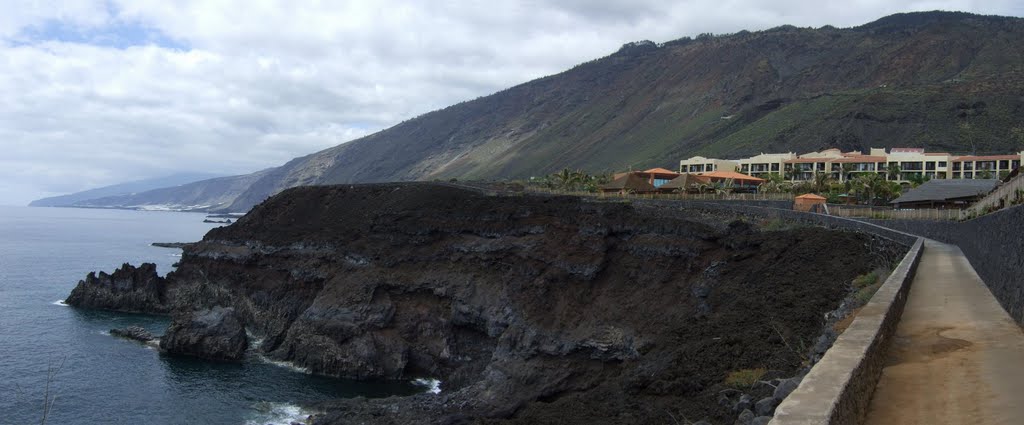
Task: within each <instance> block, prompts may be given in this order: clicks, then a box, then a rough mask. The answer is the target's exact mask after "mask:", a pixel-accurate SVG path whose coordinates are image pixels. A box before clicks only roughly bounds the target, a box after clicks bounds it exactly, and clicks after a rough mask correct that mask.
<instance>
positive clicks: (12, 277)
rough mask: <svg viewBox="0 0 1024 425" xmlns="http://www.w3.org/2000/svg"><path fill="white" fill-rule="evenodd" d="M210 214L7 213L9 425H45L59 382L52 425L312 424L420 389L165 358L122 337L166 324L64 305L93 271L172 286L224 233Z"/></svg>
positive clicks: (2, 319)
mask: <svg viewBox="0 0 1024 425" xmlns="http://www.w3.org/2000/svg"><path fill="white" fill-rule="evenodd" d="M203 218H204V216H203V215H201V214H189V213H171V212H145V211H120V210H92V209H75V208H27V207H0V424H25V423H37V424H38V423H40V420H41V416H42V412H43V407H42V406H43V398H44V393H45V391H46V386H47V385H46V384H47V381H48V379H47V370H48V369H56V368H57V367H58V366H60V365H61V363H63V366H62V367H60V369H59V371H57V372H56V374H55V375H54V377H53V379H50V380H49V381H50V387H51V390H50V391H51V394H54V395H55V398H54V399H53V404H52V409H51V412H50V416H49V418H48V420H47V422H46V423H49V424H122V423H123V424H143V423H145V424H183V423H188V424H246V423H251V424H261V425H263V424H268V423H275V424H276V423H288V422H289V421H290V420H295V419H299V418H302V417H304V416H305V415H307V414H309V413H310V412H308V411H305V410H304V408H303V407H302V406H303V405H307V404H308V403H310V402H315V401H319V400H324V399H328V398H338V397H352V396H358V395H361V396H367V397H375V396H386V395H390V394H410V393H413V392H418V391H422V388H419V387H416V386H413V385H411V384H408V383H395V382H380V383H365V382H354V381H347V380H339V379H331V378H324V377H316V376H312V375H308V374H305V373H301V372H300V371H296V370H294V369H292V368H288V367H284V366H280V365H275V364H272V363H270V362H268V361H266V360H263V359H260V358H256V357H254V358H250V359H248V360H247V361H246V362H244V363H241V364H227V363H210V362H204V361H197V360H191V359H184V358H176V357H168V356H164V355H161V354H160V353H159V352H157V351H156V350H154V349H152V348H149V347H147V346H145V345H143V344H139V343H136V342H134V341H127V340H123V339H120V338H115V337H111V336H110V335H108V334H107V331H109V330H110V329H111V328H118V327H124V326H129V325H141V326H144V327H146V328H148V329H149V330H150V331H152V332H153V333H155V334H157V335H159V334H161V333H163V329H164V327H165V326H166V324H167V319H166V318H163V317H154V316H145V315H133V314H119V313H110V312H101V311H87V310H79V309H75V308H71V307H67V306H63V305H60V303H59V302H58V301H60V300H62V299H64V297H66V296H67V294H68V293H69V292H70V291H71V289H72V288H73V287H74V286H75V284H76V283H77V282H78V281H79V280H80V279H82V278H83V277H84V276H85V274H86V273H87V272H89V271H93V270H105V271H108V272H110V271H113V269H115V268H116V267H118V266H119V265H120V264H121V263H124V262H130V263H132V264H136V265H137V264H139V263H142V262H152V263H156V265H157V270H158V271H159V272H160V273H161V274H165V273H166V272H167V271H169V270H171V264H173V263H174V262H175V261H177V260H178V259H179V255H180V250H177V249H167V248H156V247H152V246H150V245H149V244H150V243H151V242H188V241H195V240H199V239H200V238H202V235H203V234H204V233H206V231H207V230H209V229H210V228H212V227H213V226H215V225H212V224H205V223H202V221H203Z"/></svg>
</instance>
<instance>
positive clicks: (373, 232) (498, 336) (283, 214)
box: [68, 184, 901, 424]
mask: <svg viewBox="0 0 1024 425" xmlns="http://www.w3.org/2000/svg"><path fill="white" fill-rule="evenodd" d="M678 215H679V214H678V213H677V214H673V213H670V212H666V211H659V210H657V209H654V208H650V207H639V206H633V205H631V204H629V203H624V202H598V201H591V200H586V199H581V198H574V197H550V196H534V195H522V194H519V195H507V196H493V195H487V194H483V193H478V192H475V191H471V190H467V189H463V188H458V187H452V186H446V185H435V184H388V185H355V186H350V185H343V186H321V187H302V188H295V189H290V190H287V191H285V192H283V193H281V194H279V195H277V196H274V197H272V198H270V199H269V200H267V201H265V202H263V203H262V204H260V205H258V206H257V207H256V208H255V209H253V211H252V212H250V213H249V214H247V215H246V216H244V217H242V218H241V219H239V220H238V221H237V222H236V223H234V224H233V225H230V226H225V227H221V228H215V229H212V230H211V231H210V232H209V233H208V234H207V235H206V236H205V237H204V238H203V240H202V241H200V242H198V243H195V244H190V245H189V246H187V247H185V249H184V254H183V256H182V259H181V262H180V266H179V267H178V269H177V270H175V271H174V272H171V273H169V274H168V275H167V277H166V278H160V277H159V276H156V275H155V270H153V271H152V273H150V271H149V266H147V265H143V266H142V267H140V268H139V269H134V268H131V267H130V266H127V265H126V266H124V267H122V269H120V270H119V271H118V272H115V273H114V275H110V276H111V277H106V276H107V275H106V274H104V273H101V274H100V275H99V277H96V276H95V275H92V274H90V277H89V278H87V279H86V280H84V281H82V282H80V283H79V285H78V287H76V288H75V290H74V291H73V294H72V296H71V297H69V299H68V303H69V304H72V305H76V306H83V307H91V308H105V309H112V310H122V311H147V312H152V313H165V314H166V313H173V314H174V315H175V320H174V323H172V325H171V329H169V330H168V336H165V337H164V339H163V340H161V346H165V345H167V347H165V348H169V347H170V346H177V347H179V348H177V349H173V350H172V349H168V351H170V352H173V353H177V354H184V355H194V356H199V357H206V358H212V359H219V360H232V359H239V358H241V357H242V355H243V353H244V352H245V350H246V349H248V350H249V351H254V350H258V351H259V352H260V354H262V355H264V356H266V357H269V358H272V359H276V360H281V361H288V362H293V363H294V364H296V365H298V366H301V367H304V368H307V369H308V370H310V371H312V372H313V373H316V374H322V375H328V376H337V377H349V378H357V379H409V378H416V377H429V378H436V379H440V380H441V381H442V389H443V391H442V392H441V394H422V395H418V396H412V397H392V398H388V399H382V400H364V399H351V400H338V401H332V402H328V403H323V404H321V405H319V406H317V407H318V409H319V410H321V411H322V412H323V413H322V414H320V415H318V416H317V418H316V419H315V421H316V423H318V424H320V423H327V424H333V423H337V424H345V423H369V422H372V423H403V424H404V423H410V424H411V423H448V424H454V423H473V422H481V421H482V422H509V423H652V422H669V423H671V420H672V418H679V420H682V419H681V418H689V419H690V420H697V419H702V418H703V419H708V420H711V421H714V422H715V423H722V422H729V423H731V422H732V419H734V418H735V417H736V414H737V412H736V411H735V410H734V408H735V405H734V404H733V405H730V404H728V403H722V402H721V398H722V393H723V391H724V390H728V389H729V388H728V387H727V386H725V384H723V381H724V379H725V377H726V376H727V374H728V373H730V372H733V371H737V370H743V369H752V368H764V369H765V370H767V374H766V375H765V377H764V379H766V380H769V379H771V378H781V377H789V376H793V375H795V374H796V373H797V372H798V370H799V369H800V368H801V367H802V366H803V365H804V364H805V362H806V360H807V358H806V353H805V351H806V350H802V347H806V346H809V345H813V343H814V341H815V339H816V338H817V337H818V336H819V335H820V334H821V333H822V331H823V329H822V328H823V325H824V324H825V322H824V321H823V319H822V317H824V316H825V315H826V314H827V313H828V312H830V311H833V310H835V309H836V308H837V307H838V306H839V304H840V302H841V301H842V300H843V299H844V298H845V297H847V296H848V295H849V293H850V281H851V280H852V279H853V278H854V277H855V276H857V275H859V274H862V273H865V272H868V271H870V270H872V269H874V268H876V267H878V266H879V265H880V264H882V263H884V262H886V261H888V260H891V259H892V258H894V257H896V256H898V255H899V254H900V251H901V248H900V247H898V246H897V245H896V244H894V243H892V242H889V241H887V240H884V239H879V238H877V237H872V236H869V235H864V234H858V233H850V232H835V231H829V230H825V229H820V228H812V227H799V228H793V229H788V230H780V231H770V232H769V231H761V230H758V229H757V228H755V226H752V225H750V224H748V223H742V222H734V223H732V224H729V225H726V223H724V222H720V223H713V222H698V221H694V219H695V218H693V217H683V216H678ZM118 282H120V283H118ZM246 334H248V335H250V336H252V337H255V338H258V339H259V340H260V342H259V343H258V344H256V343H253V344H249V341H248V339H247V337H246ZM169 337H170V338H169ZM176 341H177V342H176ZM181 341H184V343H181ZM239 347H241V348H240V351H239ZM744 390H745V391H748V392H751V393H753V394H754V395H758V394H761V395H763V394H765V393H766V394H769V395H770V394H771V392H772V391H771V388H765V387H764V386H761V388H755V389H744Z"/></svg>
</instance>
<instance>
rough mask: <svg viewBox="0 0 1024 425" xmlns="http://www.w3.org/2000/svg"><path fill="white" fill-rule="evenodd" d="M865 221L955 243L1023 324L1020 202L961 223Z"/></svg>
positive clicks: (1023, 235)
mask: <svg viewBox="0 0 1024 425" xmlns="http://www.w3.org/2000/svg"><path fill="white" fill-rule="evenodd" d="M865 221H870V222H871V223H876V224H879V225H882V226H885V227H889V228H892V229H896V230H900V231H903V232H907V233H912V234H915V235H920V236H923V237H926V238H929V239H934V240H937V241H940V242H945V243H948V244H952V245H957V246H959V247H960V250H961V251H963V253H964V255H965V256H966V257H967V259H968V260H969V261H970V262H971V266H973V267H974V270H975V271H977V272H978V276H980V277H981V279H982V280H983V281H985V284H986V285H988V288H989V290H990V291H992V295H994V296H995V297H996V299H997V300H999V304H1001V305H1002V306H1003V309H1004V310H1006V311H1007V313H1010V317H1013V320H1016V321H1017V323H1019V324H1024V232H1022V231H1024V205H1018V206H1014V207H1010V208H1006V209H1002V210H999V211H996V212H993V213H990V214H987V215H984V216H982V217H979V218H976V219H974V220H969V221H965V222H961V223H957V222H941V221H924V220H865Z"/></svg>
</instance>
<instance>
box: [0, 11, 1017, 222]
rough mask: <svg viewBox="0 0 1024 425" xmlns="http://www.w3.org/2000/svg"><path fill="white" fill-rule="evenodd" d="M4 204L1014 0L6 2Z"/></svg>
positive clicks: (328, 142) (331, 141) (249, 160)
mask: <svg viewBox="0 0 1024 425" xmlns="http://www.w3.org/2000/svg"><path fill="white" fill-rule="evenodd" d="M0 7H2V8H3V10H4V13H3V14H0V93H4V96H2V97H0V155H2V156H0V203H18V204H24V203H26V202H28V201H29V200H31V199H34V198H37V197H40V196H43V195H50V194H54V193H61V192H71V191H77V190H83V189H87V188H90V187H95V186H99V185H106V184H113V183H118V182H122V181H126V180H131V179H137V178H146V177H154V176H159V175H162V174H169V173H172V172H176V171H206V172H219V173H244V172H250V171H254V170H257V169H261V168H265V167H270V166H276V165H280V164H282V163H284V162H285V161H287V160H289V159H291V158H292V157H295V156H300V155H304V154H308V153H312V152H314V151H317V150H320V149H323V148H327V147H330V146H334V145H337V144H339V143H342V142H345V141H348V140H352V139H354V138H357V137H360V136H363V135H365V134H368V133H370V132H373V131H377V130H380V129H383V128H386V127H388V126H390V125H393V124H395V123H397V122H399V121H401V120H404V119H408V118H411V117H414V116H416V115H419V114H422V113H425V112H428V111H430V110H433V109H437V108H440V107H443V106H446V105H449V104H452V103H456V102H459V101H463V100H468V99H472V98H475V97H477V96H482V95H486V94H489V93H492V92H495V91H497V90H501V89H503V88H506V87H508V86H511V85H514V84H518V83H521V82H525V81H528V80H530V79H533V78H537V77H541V76H544V75H548V74H552V73H555V72H558V71H561V70H563V69H566V68H568V67H571V66H573V65H575V64H578V63H581V62H585V61H587V60H590V59H594V58H596V57H600V56H603V55H606V54H609V53H611V52H613V51H615V50H616V49H617V48H618V47H619V46H620V45H622V44H623V43H625V42H628V41H634V40H640V39H651V40H654V41H668V40H671V39H675V38H679V37H682V36H693V35H696V34H698V33H701V32H714V33H723V32H735V31H739V30H741V29H749V30H758V29H765V28H769V27H773V26H777V25H782V24H793V25H798V26H822V25H826V24H832V25H836V26H850V25H857V24H861V23H864V22H868V21H871V20H873V19H876V18H878V17H881V16H884V15H887V14H890V13H894V12H899V11H910V10H931V9H947V10H967V11H973V12H978V13H989V14H1010V15H1020V14H1022V13H1024V10H1022V6H1020V5H1018V4H1017V2H1016V1H987V2H980V1H956V0H951V1H932V2H913V1H912V2H892V1H880V0H852V1H848V2H843V3H841V4H835V3H828V2H815V1H805V0H800V1H797V0H782V1H777V2H757V1H738V0H724V1H721V0H719V1H709V0H691V1H681V2H664V1H653V0H603V1H583V0H561V1H555V0H551V1H527V2H521V3H510V2H480V1H446V2H423V1H362V2H333V1H332V2H317V1H309V2H304V1H296V2H291V1H289V2H285V1H281V2H273V1H245V2H241V1H239V2H228V1H209V0H195V1H190V0H182V1H167V0H131V1H128V0H116V1H112V2H110V1H103V0H96V1H89V0H74V1H62V2H35V1H22V0H17V1H13V2H12V1H0Z"/></svg>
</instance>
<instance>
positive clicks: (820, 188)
mask: <svg viewBox="0 0 1024 425" xmlns="http://www.w3.org/2000/svg"><path fill="white" fill-rule="evenodd" d="M831 182H832V177H831V176H829V175H828V174H827V173H818V174H815V175H814V191H815V192H817V193H822V192H825V191H826V190H828V186H829V183H831Z"/></svg>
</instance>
